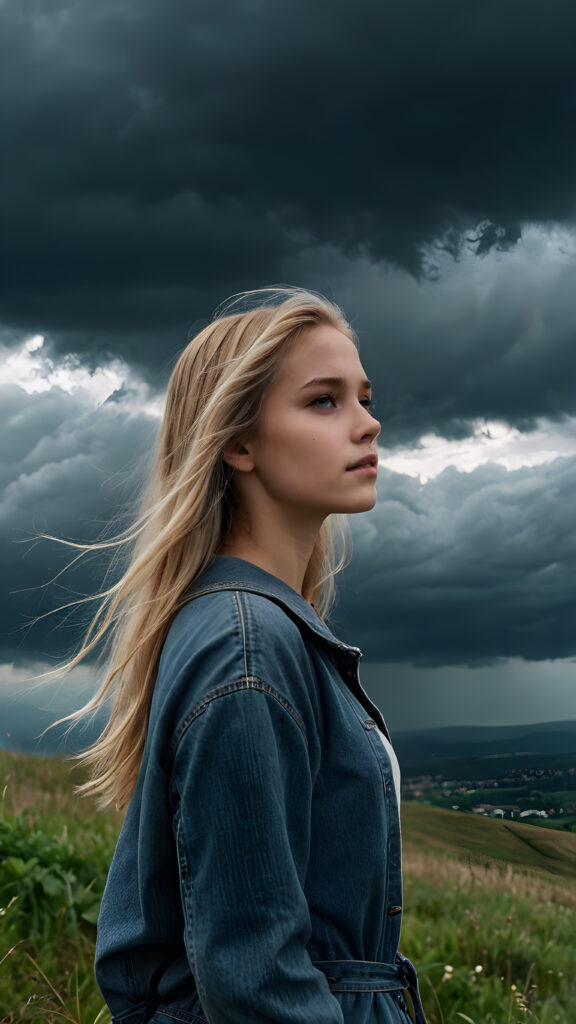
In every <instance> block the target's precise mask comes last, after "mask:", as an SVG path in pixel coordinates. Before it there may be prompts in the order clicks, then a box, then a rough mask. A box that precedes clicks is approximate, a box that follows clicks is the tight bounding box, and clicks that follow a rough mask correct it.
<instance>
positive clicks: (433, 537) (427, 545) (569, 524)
mask: <svg viewBox="0 0 576 1024" xmlns="http://www.w3.org/2000/svg"><path fill="white" fill-rule="evenodd" d="M0 397H1V399H2V401H1V403H0V408H1V410H2V419H3V423H2V430H3V436H4V438H5V444H4V447H3V455H2V460H1V463H0V481H1V483H2V487H3V494H2V500H1V502H0V531H1V535H2V538H3V543H2V547H1V549H0V563H1V564H0V572H1V575H2V578H3V579H5V580H9V581H10V588H9V589H10V591H11V593H9V594H6V593H5V594H4V596H3V598H2V601H3V603H5V605H6V607H4V608H2V609H1V619H2V623H3V627H2V636H1V638H0V646H1V647H2V648H3V654H2V656H1V657H0V663H1V662H9V661H12V660H16V662H17V663H18V664H20V663H22V662H23V661H24V660H25V659H28V660H29V659H30V658H36V659H38V660H42V659H45V658H46V657H48V658H51V657H62V656H63V655H64V654H65V653H69V651H70V649H71V648H72V647H74V646H75V644H76V643H77V640H78V636H79V625H80V623H84V624H86V623H87V622H88V620H89V618H90V614H89V612H90V607H91V606H84V608H83V609H81V610H80V612H79V614H75V615H74V616H73V617H72V619H68V618H67V617H66V616H62V615H60V616H48V617H47V618H44V619H41V620H40V621H38V622H37V623H36V624H35V625H34V626H33V627H32V628H30V629H29V628H28V626H29V623H30V620H31V619H32V618H33V617H34V616H35V615H38V614H42V613H44V612H48V611H49V610H51V609H54V608H56V607H57V606H59V605H62V604H64V603H66V602H67V601H70V600H73V599H74V598H75V597H78V596H82V595H83V594H90V593H94V591H95V589H96V587H97V585H98V582H99V581H100V580H101V578H102V574H103V571H104V569H105V567H106V563H107V559H106V558H105V557H104V558H103V557H102V556H97V557H96V558H95V559H92V560H90V561H89V562H88V563H86V564H83V565H81V566H80V568H77V569H76V570H75V571H72V572H69V573H65V574H64V575H63V576H61V577H60V578H59V579H58V580H56V581H55V582H54V583H52V584H50V585H48V586H44V585H45V584H47V583H48V582H49V581H50V580H51V579H52V578H53V577H54V576H55V575H56V574H57V573H58V572H59V571H60V570H61V569H62V568H63V567H64V565H65V564H66V562H68V561H69V559H70V557H71V555H73V554H74V552H70V551H69V550H67V549H62V548H61V547H60V546H57V545H54V544H53V543H50V542H47V541H37V542H36V543H31V541H30V538H31V536H32V535H33V534H34V532H35V531H36V532H37V531H44V532H49V533H55V534H56V535H57V536H64V537H70V538H71V539H74V540H91V539H94V538H95V537H97V536H98V535H99V534H102V532H104V533H105V534H106V535H108V536H109V535H110V532H111V530H112V529H113V524H114V523H115V524H116V526H118V525H120V523H122V518H121V517H122V515H124V514H126V513H132V512H133V510H134V498H135V496H136V495H137V491H138V480H139V479H140V478H141V475H142V472H143V470H144V467H145V464H146V463H147V462H148V454H147V453H148V451H149V449H150V447H151V443H152V440H153V437H154V434H155V431H156V428H157V424H158V419H157V417H153V416H152V415H150V412H149V411H147V409H148V410H149V408H150V406H149V402H150V397H151V396H150V393H149V392H148V391H147V390H146V387H145V385H143V384H142V382H139V381H138V380H137V378H133V379H130V378H129V379H128V380H127V382H126V385H125V386H124V388H123V389H121V390H120V391H119V392H117V393H116V395H114V396H113V399H114V400H108V401H106V402H104V404H101V405H99V406H96V405H95V402H94V401H93V400H92V399H91V398H90V397H89V396H87V394H86V393H82V392H81V391H80V390H79V391H78V392H77V393H76V394H66V393H65V392H63V391H61V390H58V389H55V388H53V389H52V390H51V391H48V392H46V393H42V394H26V393H25V392H23V391H22V390H21V389H20V388H16V387H12V388H10V387H2V388H1V389H0ZM566 430H567V436H568V438H569V436H570V430H569V427H568V426H567V427H566ZM572 430H573V427H572ZM575 485H576V459H575V458H574V457H567V458H557V459H555V460H554V461H553V462H549V463H546V464H543V465H537V466H532V467H523V468H522V469H518V470H515V471H507V470H506V469H505V468H504V467H502V466H499V465H495V464H491V463H487V464H485V465H482V466H480V467H479V468H478V469H476V470H475V471H474V472H470V473H462V472H459V471H458V470H456V469H455V468H449V469H447V470H445V471H444V472H443V473H440V474H439V475H438V476H436V477H435V478H434V479H432V480H430V481H428V482H427V483H425V484H421V483H420V482H419V480H418V478H414V477H408V476H405V475H402V474H401V473H398V472H395V473H393V472H390V471H389V470H386V469H381V471H380V478H379V485H378V487H379V502H378V504H377V506H376V507H375V508H374V510H373V511H372V512H371V513H368V514H366V515H363V516H360V517H353V518H352V523H353V529H354V535H355V541H354V560H353V562H352V565H351V567H350V568H349V569H348V570H346V574H345V577H344V580H343V585H342V595H341V598H340V600H339V603H338V605H337V608H336V619H335V628H336V631H337V632H338V633H340V634H341V635H342V636H343V638H344V639H346V638H347V639H349V640H350V641H351V642H354V643H358V644H359V645H360V646H361V647H363V648H364V651H365V654H366V657H367V658H368V659H369V660H371V661H404V660H405V661H413V662H414V663H417V664H450V663H452V664H454V663H459V662H470V663H478V662H482V661H485V660H486V659H495V658H496V659H497V658H503V657H514V656H518V657H523V658H527V659H544V658H546V659H551V658H564V657H568V656H570V655H574V654H575V653H576V630H575V628H574V627H575V625H576V623H575V616H574V607H575V598H576V582H575V581H576V572H575V568H576V567H575V564H574V563H575V560H576V537H575V533H574V526H573V511H572V506H573V501H572V495H573V494H574V490H575ZM119 517H120V518H119ZM124 523H125V520H124ZM18 541H23V542H24V543H18ZM57 625H58V628H56V627H57Z"/></svg>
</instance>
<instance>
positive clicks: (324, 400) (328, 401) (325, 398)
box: [310, 395, 336, 409]
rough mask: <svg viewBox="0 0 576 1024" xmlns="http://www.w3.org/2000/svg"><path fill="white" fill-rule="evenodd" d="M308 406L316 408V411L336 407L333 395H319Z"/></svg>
mask: <svg viewBox="0 0 576 1024" xmlns="http://www.w3.org/2000/svg"><path fill="white" fill-rule="evenodd" d="M310 405H312V406H316V408H317V409H329V408H330V406H332V405H336V399H335V397H334V395H319V397H318V398H315V399H314V401H313V402H311V403H310Z"/></svg>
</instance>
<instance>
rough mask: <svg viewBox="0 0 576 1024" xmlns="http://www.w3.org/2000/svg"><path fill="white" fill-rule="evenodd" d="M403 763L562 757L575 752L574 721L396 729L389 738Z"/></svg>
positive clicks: (575, 732) (406, 764)
mask: <svg viewBox="0 0 576 1024" xmlns="http://www.w3.org/2000/svg"><path fill="white" fill-rule="evenodd" d="M392 739H393V743H394V748H395V750H396V753H397V755H398V759H399V761H400V763H401V765H403V766H408V765H414V764H415V763H419V762H425V761H428V760H431V759H438V760H445V759H447V758H496V757H503V756H506V755H508V756H511V755H512V756H514V755H518V754H525V753H529V754H531V755H553V756H560V757H562V758H565V757H566V756H567V755H568V756H569V755H574V763H575V764H576V721H569V722H542V723H541V724H538V725H534V724H530V725H517V726H458V727H455V726H448V727H445V728H440V729H420V730H417V731H414V732H399V733H395V734H394V735H393V737H392Z"/></svg>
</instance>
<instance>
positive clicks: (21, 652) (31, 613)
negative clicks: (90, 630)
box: [0, 386, 158, 660]
mask: <svg viewBox="0 0 576 1024" xmlns="http://www.w3.org/2000/svg"><path fill="white" fill-rule="evenodd" d="M142 404H143V403H142V401H141V399H140V401H138V400H135V401H132V400H131V395H130V392H129V391H127V392H125V393H123V394H121V395H120V396H119V397H118V400H117V401H110V400H109V401H107V402H105V403H104V404H103V405H100V406H99V407H95V403H93V402H87V400H86V396H85V395H84V396H82V395H78V394H77V395H70V394H66V393H65V392H63V391H61V390H59V389H57V388H55V389H52V390H51V391H49V392H47V393H45V394H33V395H28V394H26V393H25V392H23V391H22V390H21V389H20V388H17V387H12V388H11V387H6V386H4V387H0V409H1V420H2V422H1V424H0V426H1V429H2V437H3V447H2V457H1V459H0V486H1V489H2V496H1V500H0V535H1V538H2V540H1V544H0V575H1V576H2V579H3V580H5V581H7V582H8V585H7V586H6V585H5V588H4V589H3V593H2V604H3V606H4V607H2V608H1V610H0V619H1V621H2V629H1V635H0V647H2V648H3V649H4V651H5V658H4V659H0V660H10V658H12V657H14V656H15V657H16V658H17V660H21V659H22V658H23V657H25V656H26V655H30V656H34V657H43V656H44V655H48V656H52V655H54V654H56V656H57V657H60V658H62V657H64V656H67V655H69V654H70V651H71V649H72V648H74V647H75V645H76V643H77V640H78V636H79V630H80V624H82V627H84V626H86V625H87V623H88V622H89V620H90V618H91V610H90V609H92V613H93V611H94V610H95V607H94V606H92V605H87V606H84V608H83V609H82V608H79V609H77V610H76V611H75V612H74V613H72V615H71V617H70V616H66V615H64V614H61V615H57V616H51V615H50V616H48V617H47V618H42V619H40V620H39V621H37V622H36V624H35V625H34V626H33V628H32V629H30V624H31V622H32V620H33V619H34V618H35V617H36V616H41V615H43V614H44V613H47V612H49V611H51V610H53V609H55V608H57V607H59V606H62V605H64V604H66V603H68V602H70V601H74V600H76V599H78V598H80V597H82V596H83V595H85V594H94V593H95V592H96V591H97V589H98V586H99V585H100V584H101V582H102V578H103V574H104V571H105V569H106V566H107V564H108V560H107V559H106V558H104V557H103V556H101V555H100V556H90V557H89V559H88V561H87V562H83V563H82V564H81V565H80V566H79V567H77V568H76V569H75V570H73V569H71V570H70V571H68V572H65V573H64V575H63V576H59V574H60V572H61V571H62V570H63V569H64V568H65V566H66V565H67V564H68V563H70V562H71V560H72V559H73V557H74V555H75V554H77V552H76V551H74V550H71V549H70V548H67V547H65V546H63V545H60V544H56V543H54V542H51V541H48V540H42V539H38V535H39V534H41V533H48V534H52V535H55V536H56V537H62V538H68V539H70V540H74V541H79V542H86V541H93V540H96V539H97V538H102V537H103V536H104V535H106V536H110V534H111V532H116V530H114V525H115V526H116V529H119V528H120V526H125V525H126V518H125V517H126V516H127V515H128V516H130V515H131V514H132V515H133V513H134V511H135V507H136V500H135V499H136V498H137V495H138V492H139V486H140V479H141V471H142V470H143V467H144V465H145V464H146V463H147V454H146V453H147V452H148V451H149V449H150V446H151V443H152V440H153V438H154V435H155V432H156V428H157V423H158V421H157V419H156V418H153V417H151V416H150V415H149V413H147V412H146V410H145V409H144V408H142ZM123 517H124V518H123ZM51 581H53V582H51Z"/></svg>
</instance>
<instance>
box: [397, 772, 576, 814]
mask: <svg viewBox="0 0 576 1024" xmlns="http://www.w3.org/2000/svg"><path fill="white" fill-rule="evenodd" d="M575 775H576V768H567V769H552V768H532V769H527V768H517V769H513V770H512V771H510V773H509V774H507V775H505V776H502V777H500V778H485V779H474V780H469V779H445V778H444V776H443V775H431V774H430V775H419V776H414V777H409V778H404V779H403V781H402V799H403V800H415V801H418V802H421V803H424V802H425V803H432V804H434V805H436V806H441V807H448V808H451V809H452V810H454V811H463V812H466V813H473V814H484V815H488V816H490V817H493V818H509V819H516V820H520V821H522V820H526V819H528V820H529V819H531V818H532V819H539V818H540V819H542V818H546V819H548V818H555V819H558V818H565V817H566V818H571V817H574V816H576V788H575V781H576V779H575ZM552 780H554V781H553V782H552V785H551V781H552ZM543 783H544V784H545V788H544V786H543ZM490 790H499V791H500V792H495V793H494V799H493V800H492V799H486V797H487V795H488V794H487V791H490ZM519 790H520V791H521V794H522V795H521V796H520V795H517V794H518V791H519ZM567 790H568V791H569V792H568V793H567V792H566V791H567ZM507 791H508V794H507ZM512 792H513V793H514V795H515V796H516V797H517V800H518V802H510V799H509V797H510V795H511V793H512ZM475 794H478V796H477V799H475V798H474V797H475ZM557 794H561V795H562V798H563V799H562V800H559V797H558V795H557ZM507 795H508V799H507ZM490 796H491V794H490ZM534 824H537V821H535V822H534ZM564 827H567V828H570V825H569V824H566V825H565V826H564Z"/></svg>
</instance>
